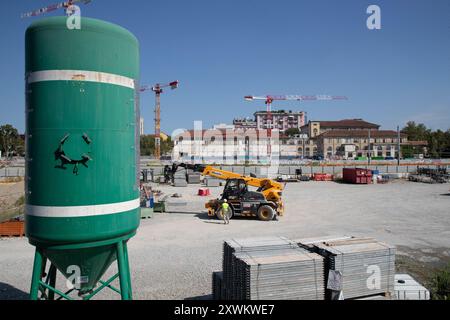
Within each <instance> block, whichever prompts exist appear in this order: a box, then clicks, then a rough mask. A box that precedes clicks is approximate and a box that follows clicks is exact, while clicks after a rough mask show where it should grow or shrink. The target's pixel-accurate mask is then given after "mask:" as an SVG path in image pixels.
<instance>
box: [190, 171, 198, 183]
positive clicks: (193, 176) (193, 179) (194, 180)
mask: <svg viewBox="0 0 450 320" xmlns="http://www.w3.org/2000/svg"><path fill="white" fill-rule="evenodd" d="M187 181H188V183H190V184H199V183H200V174H198V173H191V174H188V176H187Z"/></svg>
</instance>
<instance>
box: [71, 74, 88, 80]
mask: <svg viewBox="0 0 450 320" xmlns="http://www.w3.org/2000/svg"><path fill="white" fill-rule="evenodd" d="M72 80H74V81H84V80H86V76H85V75H84V74H74V75H73V76H72Z"/></svg>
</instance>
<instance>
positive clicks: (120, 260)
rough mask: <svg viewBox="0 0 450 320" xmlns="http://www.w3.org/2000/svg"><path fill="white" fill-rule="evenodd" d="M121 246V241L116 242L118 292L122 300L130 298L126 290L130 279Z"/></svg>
mask: <svg viewBox="0 0 450 320" xmlns="http://www.w3.org/2000/svg"><path fill="white" fill-rule="evenodd" d="M123 247H124V245H123V242H122V241H119V242H117V264H118V266H119V279H120V294H121V296H122V300H130V299H131V297H130V294H129V290H128V285H129V283H130V281H129V277H128V266H127V264H126V261H125V255H124V248H123Z"/></svg>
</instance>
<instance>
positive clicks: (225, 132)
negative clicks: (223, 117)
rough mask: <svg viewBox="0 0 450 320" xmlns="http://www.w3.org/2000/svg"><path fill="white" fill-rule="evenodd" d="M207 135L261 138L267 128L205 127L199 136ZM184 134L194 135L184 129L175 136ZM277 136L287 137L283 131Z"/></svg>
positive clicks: (265, 135)
mask: <svg viewBox="0 0 450 320" xmlns="http://www.w3.org/2000/svg"><path fill="white" fill-rule="evenodd" d="M196 134H197V135H200V132H198V133H196ZM205 134H206V135H207V136H211V137H212V136H214V135H219V134H222V136H223V137H224V138H225V137H227V136H228V137H241V136H246V135H249V136H253V135H256V136H257V137H259V136H260V135H261V138H265V137H267V130H266V129H252V128H250V129H242V128H236V129H206V130H202V132H201V137H203V136H204V135H205ZM275 134H276V133H275V132H274V130H273V131H272V137H275ZM185 135H189V136H190V137H194V130H193V129H191V130H187V131H184V132H182V133H180V134H178V135H177V137H179V136H185ZM278 137H279V138H280V139H285V138H287V136H286V135H285V134H284V133H280V132H278Z"/></svg>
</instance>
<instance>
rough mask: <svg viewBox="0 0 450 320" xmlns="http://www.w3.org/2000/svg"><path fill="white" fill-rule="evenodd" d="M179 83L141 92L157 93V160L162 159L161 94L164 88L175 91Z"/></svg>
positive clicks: (158, 86) (141, 90) (143, 87)
mask: <svg viewBox="0 0 450 320" xmlns="http://www.w3.org/2000/svg"><path fill="white" fill-rule="evenodd" d="M178 84H179V81H178V80H175V81H172V82H169V83H167V84H159V83H157V84H155V85H154V86H148V85H145V86H142V87H141V89H140V92H145V91H148V90H151V91H153V92H154V93H155V158H156V159H158V160H159V158H160V157H161V93H163V88H167V87H170V89H172V90H174V89H176V88H178Z"/></svg>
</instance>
